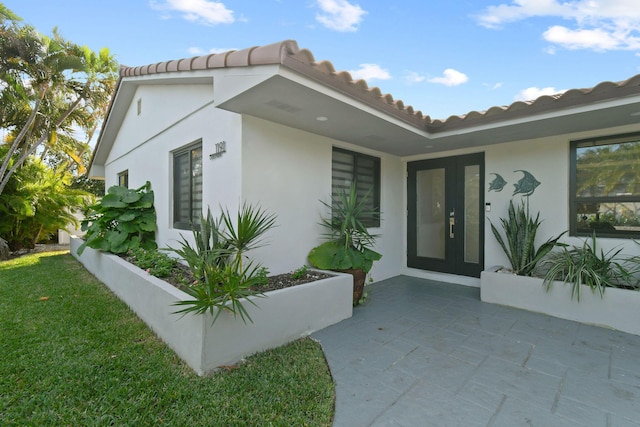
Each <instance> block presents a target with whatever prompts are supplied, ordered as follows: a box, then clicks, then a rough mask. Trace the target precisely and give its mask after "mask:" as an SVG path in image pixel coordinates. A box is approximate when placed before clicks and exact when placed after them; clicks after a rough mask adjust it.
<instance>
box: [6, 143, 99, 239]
mask: <svg viewBox="0 0 640 427" xmlns="http://www.w3.org/2000/svg"><path fill="white" fill-rule="evenodd" d="M1 151H2V150H0V159H1V158H2V152H1ZM71 178H72V177H71V174H69V173H67V172H65V171H64V170H54V169H52V168H50V167H47V166H46V165H45V164H44V163H43V162H42V161H41V160H40V159H37V158H35V157H31V158H29V159H28V160H27V161H26V162H25V163H24V164H23V166H22V167H21V168H20V169H18V170H17V171H16V173H15V174H13V175H12V176H11V178H10V179H9V182H8V183H7V186H6V187H5V188H4V191H3V192H2V193H1V194H0V236H2V237H3V238H4V239H5V240H6V241H7V244H8V246H9V248H10V250H12V251H17V250H20V249H23V248H28V249H32V248H34V247H35V244H36V243H38V242H40V241H43V240H47V239H50V237H51V236H53V235H55V233H56V232H57V231H58V229H64V228H66V227H67V225H69V224H74V225H77V220H76V218H75V217H74V216H73V215H72V213H71V212H73V211H74V210H80V209H81V208H83V207H84V205H85V203H86V200H89V199H91V195H90V194H89V193H86V192H85V191H82V190H79V189H72V188H70V186H69V185H70V183H71Z"/></svg>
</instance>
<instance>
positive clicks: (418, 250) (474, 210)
mask: <svg viewBox="0 0 640 427" xmlns="http://www.w3.org/2000/svg"><path fill="white" fill-rule="evenodd" d="M407 171H408V178H407V179H408V181H407V209H408V212H407V215H408V222H407V232H408V236H407V244H408V248H407V265H408V266H409V267H413V268H420V269H423V270H432V271H438V272H443V273H452V274H460V275H465V276H473V277H480V272H481V271H482V270H483V267H484V153H477V154H470V155H464V156H456V157H446V158H441V159H429V160H420V161H416V162H410V163H408V164H407Z"/></svg>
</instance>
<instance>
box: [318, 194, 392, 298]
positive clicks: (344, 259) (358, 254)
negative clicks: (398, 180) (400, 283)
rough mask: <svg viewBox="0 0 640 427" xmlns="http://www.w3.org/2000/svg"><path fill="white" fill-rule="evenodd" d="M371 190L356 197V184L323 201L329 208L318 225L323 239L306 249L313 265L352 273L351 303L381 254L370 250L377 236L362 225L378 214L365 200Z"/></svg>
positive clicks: (359, 294) (359, 295) (323, 268)
mask: <svg viewBox="0 0 640 427" xmlns="http://www.w3.org/2000/svg"><path fill="white" fill-rule="evenodd" d="M370 193H371V190H369V191H368V192H367V193H366V194H365V195H364V196H363V197H361V198H360V199H358V191H357V187H356V184H355V183H353V184H352V185H351V188H350V190H349V191H348V192H347V191H343V192H342V193H340V194H339V195H338V197H332V204H331V205H329V204H328V203H325V202H322V201H321V203H322V204H323V205H325V206H326V207H327V208H329V209H331V215H330V216H329V217H328V218H322V220H321V222H320V225H322V226H323V227H324V228H325V229H326V233H325V234H324V236H325V238H326V239H327V241H326V242H324V243H322V244H321V245H319V246H316V247H315V248H313V249H312V250H311V252H309V262H310V263H311V265H312V266H314V267H315V268H319V269H322V270H335V271H340V272H344V273H350V274H351V275H352V276H353V304H354V305H357V304H358V303H359V302H360V300H361V299H362V296H363V293H364V285H365V281H366V277H367V273H369V271H370V270H371V267H372V266H373V262H374V261H378V260H379V259H380V258H382V255H381V254H380V253H378V252H376V251H374V250H373V249H372V247H373V246H374V245H375V240H376V238H377V237H378V235H375V234H371V233H369V230H368V229H367V226H366V224H365V222H366V220H367V219H369V218H375V217H376V216H377V215H379V212H378V211H377V210H373V209H370V208H369V207H368V206H367V204H366V202H367V198H368V197H369V194H370Z"/></svg>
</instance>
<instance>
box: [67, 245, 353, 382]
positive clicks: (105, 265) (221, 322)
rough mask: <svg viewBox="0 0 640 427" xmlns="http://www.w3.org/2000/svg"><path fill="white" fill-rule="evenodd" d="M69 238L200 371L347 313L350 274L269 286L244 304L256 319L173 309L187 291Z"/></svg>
mask: <svg viewBox="0 0 640 427" xmlns="http://www.w3.org/2000/svg"><path fill="white" fill-rule="evenodd" d="M81 244H82V241H81V240H80V239H78V238H72V239H71V254H72V255H73V256H74V257H76V258H77V259H78V260H79V261H80V262H81V263H82V264H83V265H84V266H85V268H86V269H87V270H89V271H90V272H91V273H92V274H93V275H95V276H96V277H97V278H98V279H99V280H100V281H102V282H103V283H104V284H105V285H106V286H107V287H109V289H111V290H112V291H113V292H114V293H115V294H116V295H117V296H118V297H119V298H120V299H121V300H123V301H124V302H125V303H126V304H127V305H128V306H129V307H130V308H131V309H132V310H133V311H134V312H135V313H136V314H137V315H138V317H140V318H141V319H142V320H143V321H144V322H145V323H147V325H149V327H150V328H151V329H152V330H153V331H154V332H155V333H156V334H157V335H158V336H159V337H160V338H161V339H162V340H163V341H165V342H166V343H167V345H169V347H171V348H172V349H173V350H174V351H175V352H176V354H177V355H178V356H179V357H180V358H181V359H182V360H184V362H185V363H187V365H189V366H190V367H191V368H192V369H193V370H194V371H195V372H197V373H198V374H199V375H204V374H206V373H209V372H211V371H214V370H215V369H216V368H218V367H221V366H226V365H233V364H235V363H237V362H238V361H240V360H241V359H242V358H244V357H246V356H249V355H251V354H254V353H256V352H259V351H263V350H267V349H270V348H275V347H279V346H281V345H283V344H286V343H288V342H290V341H293V340H295V339H298V338H300V337H304V336H307V335H309V334H311V333H312V332H315V331H317V330H320V329H322V328H325V327H327V326H329V325H333V324H334V323H338V322H340V321H341V320H343V319H346V318H349V317H351V314H352V294H353V278H352V276H351V275H348V274H340V273H333V272H332V273H331V274H334V276H332V277H330V278H327V279H322V280H318V281H315V282H311V283H305V284H302V285H298V286H294V287H290V288H286V289H279V290H276V291H272V292H267V293H266V294H265V297H264V298H259V297H252V299H253V301H254V302H255V303H256V304H257V307H256V306H254V305H252V304H251V303H249V302H245V303H244V306H245V308H246V309H247V311H248V312H249V315H250V316H251V318H252V319H253V322H254V323H251V322H248V323H247V324H245V323H244V322H243V321H242V319H241V318H240V316H238V317H234V316H233V315H232V314H229V313H226V312H225V313H222V314H220V316H219V317H218V319H217V320H216V323H215V324H214V325H213V326H212V325H211V321H212V317H211V315H210V314H209V313H207V314H205V315H193V314H187V315H184V316H182V315H179V314H173V313H174V312H175V311H177V310H178V309H179V308H178V307H176V306H173V304H174V303H175V302H177V301H181V300H185V299H191V297H190V296H189V295H188V294H186V293H184V292H182V291H181V290H179V289H177V288H175V287H174V286H172V285H170V284H168V283H166V282H164V281H163V280H160V279H158V278H156V277H153V276H151V275H149V274H147V273H146V272H145V271H144V270H141V269H140V268H138V267H136V266H134V265H132V264H130V263H128V262H126V261H124V260H123V259H121V258H120V257H118V256H116V255H112V254H107V253H103V252H100V251H96V250H94V249H91V248H88V247H87V248H86V249H85V250H84V252H83V253H82V255H81V256H78V254H77V250H78V247H79V246H80V245H81Z"/></svg>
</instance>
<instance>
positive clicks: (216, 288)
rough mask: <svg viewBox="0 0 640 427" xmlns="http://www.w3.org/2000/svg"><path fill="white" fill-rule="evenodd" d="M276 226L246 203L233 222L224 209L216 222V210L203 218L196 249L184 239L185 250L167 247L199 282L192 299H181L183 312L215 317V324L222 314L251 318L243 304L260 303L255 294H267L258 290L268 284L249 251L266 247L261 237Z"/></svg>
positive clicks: (196, 233)
mask: <svg viewBox="0 0 640 427" xmlns="http://www.w3.org/2000/svg"><path fill="white" fill-rule="evenodd" d="M274 224H275V216H273V215H272V214H268V213H266V212H264V211H262V210H261V209H260V208H254V207H252V206H250V205H247V204H246V203H245V204H243V205H242V207H241V208H240V209H239V210H238V215H237V217H236V220H235V221H234V220H233V218H232V216H231V215H230V214H229V211H228V210H226V209H224V210H222V212H221V214H220V217H219V218H217V219H214V218H213V216H212V215H211V211H210V210H207V215H206V216H201V219H200V229H194V230H193V238H194V240H195V246H192V245H191V244H190V243H189V241H188V240H186V239H185V238H184V236H182V240H181V241H180V248H168V250H171V251H173V252H175V253H176V254H177V255H179V256H180V257H182V258H183V259H184V260H185V261H186V262H187V264H188V265H189V268H190V270H191V272H192V274H193V276H194V277H196V281H195V282H194V283H192V284H191V285H190V286H188V288H187V289H186V292H187V293H188V294H189V295H191V296H192V297H193V299H192V300H186V301H179V302H178V303H176V305H178V306H185V308H183V309H182V310H179V311H178V313H196V314H204V313H206V312H209V313H211V315H212V316H213V322H215V321H216V320H217V318H218V316H219V315H220V313H221V312H222V311H228V312H230V313H232V314H233V315H234V316H236V315H240V317H241V318H242V320H243V321H244V322H246V321H247V319H248V320H249V321H252V320H251V317H250V316H249V313H248V312H247V310H246V309H245V307H244V306H243V304H242V301H241V300H243V299H244V300H246V301H249V303H251V304H254V305H255V303H254V302H253V301H252V300H250V299H249V297H250V296H253V295H255V296H260V295H262V294H261V293H260V292H259V291H258V290H257V289H259V287H260V286H261V285H263V284H264V281H265V274H266V273H265V270H264V269H263V268H262V267H261V266H260V265H259V264H254V263H253V261H251V260H248V259H247V257H246V254H245V253H246V252H248V251H250V250H251V249H255V248H257V247H259V246H260V245H261V242H260V239H261V238H262V236H263V235H264V233H266V232H267V231H268V230H269V229H270V228H271V227H273V226H274Z"/></svg>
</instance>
